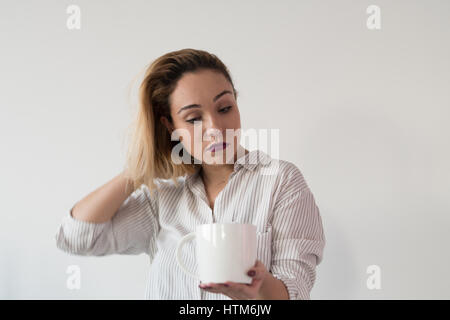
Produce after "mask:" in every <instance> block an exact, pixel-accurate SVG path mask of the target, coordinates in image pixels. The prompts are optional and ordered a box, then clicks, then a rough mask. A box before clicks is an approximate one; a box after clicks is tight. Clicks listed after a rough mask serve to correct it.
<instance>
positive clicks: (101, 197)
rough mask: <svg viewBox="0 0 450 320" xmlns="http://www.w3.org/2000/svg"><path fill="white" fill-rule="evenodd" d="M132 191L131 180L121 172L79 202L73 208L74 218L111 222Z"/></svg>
mask: <svg viewBox="0 0 450 320" xmlns="http://www.w3.org/2000/svg"><path fill="white" fill-rule="evenodd" d="M131 189H132V188H131V185H130V182H129V180H128V179H126V178H125V177H124V176H123V172H121V173H120V174H118V175H117V176H116V177H114V178H113V179H111V180H110V181H109V182H107V183H105V184H104V185H102V186H101V187H99V188H97V189H96V190H94V191H93V192H91V193H89V194H88V195H87V196H85V197H84V198H83V199H81V200H80V201H78V202H77V203H76V204H75V205H74V207H73V208H72V216H73V217H74V218H75V219H78V220H82V221H87V222H96V223H100V222H106V221H109V220H110V219H111V218H112V217H113V216H114V214H115V213H116V212H117V210H118V209H119V208H120V206H121V205H122V203H123V202H124V201H125V200H126V199H127V198H128V196H129V195H130V194H131V193H132V190H131Z"/></svg>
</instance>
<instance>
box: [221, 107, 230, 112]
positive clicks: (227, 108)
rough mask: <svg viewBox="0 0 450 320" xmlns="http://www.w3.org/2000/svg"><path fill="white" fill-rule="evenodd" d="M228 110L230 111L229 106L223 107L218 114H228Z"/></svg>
mask: <svg viewBox="0 0 450 320" xmlns="http://www.w3.org/2000/svg"><path fill="white" fill-rule="evenodd" d="M230 109H231V106H228V107H225V108H222V109H220V110H219V111H220V112H222V111H223V113H225V112H228V110H230Z"/></svg>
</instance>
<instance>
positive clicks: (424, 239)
mask: <svg viewBox="0 0 450 320" xmlns="http://www.w3.org/2000/svg"><path fill="white" fill-rule="evenodd" d="M71 4H76V5H78V6H79V7H80V8H81V29H80V30H68V29H67V27H66V20H67V17H68V14H67V13H66V8H67V7H68V6H69V5H71ZM372 4H375V5H378V6H379V7H380V8H381V29H380V30H369V29H368V28H367V27H366V20H367V18H368V14H367V13H366V8H367V7H368V6H369V5H372ZM449 10H450V2H448V1H420V0H417V1H412V0H410V1H394V2H393V1H385V0H383V1H381V0H376V1H332V0H329V1H293V0H292V1H276V2H275V1H272V3H271V2H269V1H245V3H244V1H197V2H185V1H183V2H181V1H180V2H179V3H177V5H176V6H174V5H173V4H170V2H167V1H81V0H76V1H40V2H39V3H38V2H31V1H12V0H9V1H6V0H3V1H2V2H1V3H0V44H1V50H0V52H1V59H0V70H1V72H0V88H1V94H0V130H1V131H0V133H1V134H0V139H1V147H2V156H1V157H0V164H1V169H2V179H1V180H0V195H1V210H0V214H1V223H0V298H3V299H35V298H37V299H49V298H58V299H72V298H82V299H109V298H122V299H142V298H143V296H144V289H145V282H146V276H147V274H146V272H147V268H148V260H147V259H146V256H145V255H140V256H119V255H117V256H109V257H77V256H70V255H67V254H65V253H64V252H61V251H59V250H58V249H57V248H56V245H55V239H54V234H55V232H56V228H57V227H58V225H59V223H60V221H61V218H62V216H63V215H64V214H65V213H66V212H67V211H68V210H69V209H70V208H71V206H72V205H73V204H74V203H75V202H76V201H78V200H79V199H80V198H81V197H83V196H84V195H85V194H87V193H88V192H90V191H92V190H93V189H94V188H96V187H98V186H99V185H101V184H103V183H105V182H106V181H107V180H109V179H111V178H112V177H113V176H115V175H116V174H117V173H118V172H119V170H121V169H122V167H123V165H124V155H125V143H124V134H125V129H126V127H127V126H128V125H129V120H130V119H131V110H132V109H131V107H130V104H131V103H132V102H131V103H130V99H128V98H129V97H128V89H129V85H130V83H131V82H132V80H133V78H134V77H136V76H137V75H138V74H139V72H141V71H142V70H143V68H144V67H145V66H146V65H147V64H148V63H150V62H151V61H152V60H153V59H155V58H157V57H159V56H160V55H162V54H164V53H166V52H169V51H172V50H178V49H181V48H187V47H190V48H197V49H204V50H208V51H210V52H212V53H215V54H217V55H218V56H219V57H220V58H221V59H222V60H223V61H224V63H225V64H227V66H228V67H229V68H230V70H231V73H232V76H233V78H234V80H235V84H236V87H237V89H238V90H239V92H240V97H239V100H238V104H239V108H240V112H241V121H242V126H243V129H245V128H274V129H276V128H279V129H280V135H281V144H280V158H282V159H286V160H289V161H292V162H294V163H295V164H296V165H298V167H299V168H300V170H301V171H302V172H303V174H304V176H305V178H306V180H307V182H308V184H309V186H310V188H311V190H312V191H313V194H314V195H315V198H316V201H317V204H318V206H319V208H320V210H321V215H322V219H323V223H324V227H325V233H326V237H327V244H326V247H325V252H324V260H323V262H322V264H321V265H319V266H318V269H317V281H316V284H315V286H314V289H313V291H312V295H311V298H312V299H400V298H402V299H403V298H404V299H431V298H435V299H449V298H450V293H449V291H448V288H450V275H449V273H448V270H449V269H450V255H449V254H448V243H449V242H450V234H449V232H448V230H449V226H450V217H449V213H450V203H449V202H450V201H449V200H448V198H449V197H448V194H449V190H450V182H449V181H450V173H449V172H450V171H449V169H448V163H450V152H449V147H448V146H449V140H450V139H449V138H450V129H449V126H448V121H449V119H450V111H449V110H450V94H449V88H450V62H449V57H450V45H449V42H448V39H450V23H449V20H448V17H449V15H448V13H449ZM131 100H133V99H132V98H131ZM69 265H78V266H80V268H81V272H82V277H81V281H82V282H81V283H82V286H81V289H80V290H68V289H67V288H66V279H67V276H68V275H67V274H66V268H67V267H68V266H69ZM370 265H378V266H379V267H380V268H381V289H380V290H369V289H368V288H367V286H366V280H367V278H368V277H369V275H368V274H367V273H366V268H367V267H368V266H370Z"/></svg>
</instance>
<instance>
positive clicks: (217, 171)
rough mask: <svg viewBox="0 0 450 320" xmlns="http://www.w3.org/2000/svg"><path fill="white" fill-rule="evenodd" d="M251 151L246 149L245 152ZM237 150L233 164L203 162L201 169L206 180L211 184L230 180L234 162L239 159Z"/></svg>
mask: <svg viewBox="0 0 450 320" xmlns="http://www.w3.org/2000/svg"><path fill="white" fill-rule="evenodd" d="M247 153H249V151H248V150H247V149H245V154H247ZM237 156H238V154H237V152H236V154H235V155H234V161H233V163H232V164H216V165H211V164H206V163H203V164H202V168H201V170H200V175H201V177H202V178H203V180H204V182H205V183H206V184H208V185H211V186H217V185H221V184H224V183H226V182H227V181H228V177H229V176H230V174H231V173H232V172H233V170H234V162H236V160H237Z"/></svg>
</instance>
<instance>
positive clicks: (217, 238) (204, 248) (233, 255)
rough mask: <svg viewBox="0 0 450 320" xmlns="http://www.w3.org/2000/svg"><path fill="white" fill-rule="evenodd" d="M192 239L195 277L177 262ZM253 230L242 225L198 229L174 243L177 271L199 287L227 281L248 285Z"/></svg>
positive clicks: (253, 249) (253, 248)
mask: <svg viewBox="0 0 450 320" xmlns="http://www.w3.org/2000/svg"><path fill="white" fill-rule="evenodd" d="M193 239H195V242H196V258H197V264H198V271H199V274H194V273H192V272H191V271H189V270H188V269H187V268H186V267H185V266H184V264H183V262H182V261H181V249H182V247H183V244H185V243H186V242H187V241H190V240H193ZM256 249H257V248H256V226H255V225H253V224H245V223H209V224H201V225H198V226H197V227H196V229H195V231H194V232H191V233H189V234H187V235H185V236H184V237H183V238H181V240H180V241H179V243H178V246H177V250H176V258H177V262H178V264H179V266H180V267H181V269H182V270H183V271H184V272H186V273H187V274H189V275H190V276H192V277H194V278H196V279H198V280H200V281H201V282H203V283H209V282H214V283H224V282H227V281H231V282H239V283H247V284H250V283H252V278H251V277H249V276H248V275H247V271H248V270H249V269H250V268H252V267H253V266H254V265H255V263H256Z"/></svg>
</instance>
